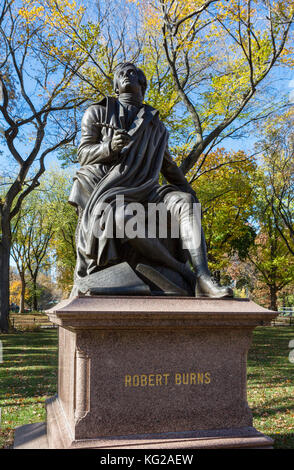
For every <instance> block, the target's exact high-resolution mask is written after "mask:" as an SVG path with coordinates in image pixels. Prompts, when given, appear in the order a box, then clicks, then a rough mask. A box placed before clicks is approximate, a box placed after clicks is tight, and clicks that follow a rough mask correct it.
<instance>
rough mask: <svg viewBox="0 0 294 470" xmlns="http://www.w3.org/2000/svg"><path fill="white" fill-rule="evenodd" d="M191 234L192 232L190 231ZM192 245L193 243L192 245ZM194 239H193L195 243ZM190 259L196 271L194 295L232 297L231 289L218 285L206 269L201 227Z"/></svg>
mask: <svg viewBox="0 0 294 470" xmlns="http://www.w3.org/2000/svg"><path fill="white" fill-rule="evenodd" d="M192 236H193V233H192ZM192 246H193V245H192ZM194 246H197V245H196V240H195V245H194ZM189 254H190V261H191V263H192V265H193V268H194V270H195V272H196V288H195V297H211V298H216V299H217V298H222V297H233V295H234V294H233V290H232V289H231V288H230V287H228V286H223V287H222V286H220V285H219V284H218V283H217V282H215V281H214V280H213V279H212V277H211V274H210V272H209V269H208V263H207V252H206V243H205V238H204V233H203V229H201V244H200V246H199V248H198V249H193V248H192V249H190V250H189Z"/></svg>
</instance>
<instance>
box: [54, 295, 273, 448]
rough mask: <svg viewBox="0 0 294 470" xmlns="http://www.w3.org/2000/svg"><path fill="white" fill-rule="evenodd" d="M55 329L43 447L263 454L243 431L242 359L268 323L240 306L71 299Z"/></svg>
mask: <svg viewBox="0 0 294 470" xmlns="http://www.w3.org/2000/svg"><path fill="white" fill-rule="evenodd" d="M48 316H49V319H50V320H51V321H52V322H53V323H54V324H56V325H58V326H59V377H58V396H57V397H54V398H52V399H50V400H49V401H48V402H47V438H48V445H49V448H96V449H97V448H207V447H215V448H216V447H247V448H250V447H271V446H272V442H273V441H272V440H271V439H269V438H267V437H265V436H263V435H262V434H261V433H258V431H256V430H255V429H254V428H253V427H252V414H251V411H250V409H249V407H248V404H247V399H246V357H247V351H248V349H249V346H250V342H251V336H252V331H253V329H254V328H255V327H256V326H258V325H267V324H269V323H270V321H271V320H272V319H273V318H274V317H275V316H276V312H271V311H268V310H266V309H264V308H262V307H260V306H258V305H256V304H255V303H253V302H252V301H249V300H241V299H240V300H237V299H235V300H232V299H228V300H213V299H196V298H183V297H182V298H175V297H150V296H149V297H116V298H114V297H109V296H99V297H80V298H75V299H72V300H70V301H66V302H63V303H61V304H59V305H58V306H57V307H55V308H54V309H52V310H51V311H50V312H48Z"/></svg>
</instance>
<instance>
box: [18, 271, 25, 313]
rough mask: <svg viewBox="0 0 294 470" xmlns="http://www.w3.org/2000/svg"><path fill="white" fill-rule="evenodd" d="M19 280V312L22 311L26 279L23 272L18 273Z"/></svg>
mask: <svg viewBox="0 0 294 470" xmlns="http://www.w3.org/2000/svg"><path fill="white" fill-rule="evenodd" d="M20 281H21V291H20V302H19V313H24V301H25V293H26V281H25V277H24V273H23V272H21V273H20Z"/></svg>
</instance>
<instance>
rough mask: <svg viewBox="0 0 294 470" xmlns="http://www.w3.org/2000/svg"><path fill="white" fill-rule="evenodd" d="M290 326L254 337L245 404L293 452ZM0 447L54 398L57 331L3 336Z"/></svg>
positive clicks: (260, 331) (261, 427) (38, 417)
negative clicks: (16, 429)
mask: <svg viewBox="0 0 294 470" xmlns="http://www.w3.org/2000/svg"><path fill="white" fill-rule="evenodd" d="M293 338H294V328H293V327H263V328H257V329H256V330H255V332H254V340H253V345H252V347H251V349H250V353H249V357H248V401H249V406H250V407H251V408H252V410H253V416H254V426H255V427H256V428H257V429H258V430H259V431H261V432H263V433H265V434H266V435H269V436H271V437H273V438H274V439H275V447H276V448H292V449H294V364H291V363H290V362H289V360H288V355H289V349H288V344H289V341H290V339H293ZM1 341H2V343H3V359H4V362H3V364H0V407H1V409H2V425H1V428H0V448H5V447H6V448H7V447H9V446H12V444H13V435H14V428H15V427H16V426H20V425H22V424H28V423H33V422H39V421H44V420H45V406H44V402H45V399H46V398H48V397H50V396H52V395H54V394H55V393H56V384H57V330H56V329H51V330H40V331H37V332H34V333H30V332H24V333H13V334H8V335H2V336H1Z"/></svg>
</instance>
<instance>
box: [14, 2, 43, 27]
mask: <svg viewBox="0 0 294 470" xmlns="http://www.w3.org/2000/svg"><path fill="white" fill-rule="evenodd" d="M18 13H19V15H20V16H21V17H22V18H24V20H25V22H26V23H27V24H29V23H32V22H34V21H35V20H36V19H37V18H39V17H40V16H42V15H43V14H44V7H43V6H41V5H40V6H39V7H38V6H36V5H35V6H33V7H32V8H31V9H28V8H27V7H25V6H24V7H23V8H20V10H19V11H18Z"/></svg>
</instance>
